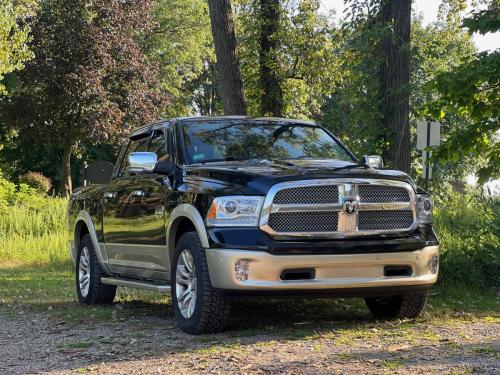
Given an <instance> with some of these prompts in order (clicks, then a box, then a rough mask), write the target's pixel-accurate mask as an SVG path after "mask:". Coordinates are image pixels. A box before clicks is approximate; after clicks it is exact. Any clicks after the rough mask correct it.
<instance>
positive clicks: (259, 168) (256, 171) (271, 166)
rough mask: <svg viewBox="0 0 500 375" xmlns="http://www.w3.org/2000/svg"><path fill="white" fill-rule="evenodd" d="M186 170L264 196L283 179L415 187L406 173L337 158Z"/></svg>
mask: <svg viewBox="0 0 500 375" xmlns="http://www.w3.org/2000/svg"><path fill="white" fill-rule="evenodd" d="M339 168H346V169H339ZM185 171H186V178H187V179H188V180H193V181H194V180H210V181H212V182H216V183H219V184H222V185H225V186H227V187H230V188H232V189H234V190H235V191H239V192H240V193H241V194H251V195H252V194H253V195H265V194H267V192H268V190H269V189H270V188H271V186H273V185H275V184H277V183H280V182H285V181H296V180H309V179H326V178H372V179H387V180H397V181H405V182H408V183H409V184H411V185H412V186H413V188H414V189H416V186H415V183H414V182H413V180H412V179H411V177H410V176H408V175H407V174H406V173H404V172H401V171H396V170H391V169H374V168H370V167H367V166H362V165H357V164H356V163H353V162H346V161H341V160H336V159H287V160H273V161H270V160H267V159H259V160H256V159H252V160H245V161H231V162H227V161H226V162H216V163H209V164H197V165H190V166H187V167H186V170H185Z"/></svg>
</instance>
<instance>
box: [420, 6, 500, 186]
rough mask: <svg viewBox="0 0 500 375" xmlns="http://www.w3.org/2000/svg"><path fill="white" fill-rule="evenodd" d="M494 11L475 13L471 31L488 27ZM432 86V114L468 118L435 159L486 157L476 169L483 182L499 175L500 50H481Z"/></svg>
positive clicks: (456, 129) (469, 22)
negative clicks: (436, 95) (465, 156)
mask: <svg viewBox="0 0 500 375" xmlns="http://www.w3.org/2000/svg"><path fill="white" fill-rule="evenodd" d="M492 14H494V15H495V16H494V17H498V14H499V10H498V8H494V9H490V10H487V11H484V12H481V13H476V14H475V16H474V18H473V19H469V20H468V21H466V22H465V24H467V25H468V27H469V29H470V30H484V29H485V28H486V29H487V30H489V29H488V27H489V26H485V24H487V25H491V22H490V21H489V20H490V19H491V18H492ZM485 19H486V21H484V20H485ZM485 22H486V23H485ZM497 26H498V23H497ZM429 88H430V89H431V90H435V91H437V93H438V95H439V97H438V98H437V99H436V100H434V101H432V102H431V103H430V104H429V107H428V110H427V113H428V114H429V115H430V116H433V117H434V118H437V119H440V120H445V119H447V118H450V117H459V118H462V119H464V121H465V126H462V127H454V128H453V129H452V130H451V132H450V134H449V135H448V137H447V139H446V142H444V144H442V145H441V146H440V147H439V148H438V150H437V152H436V153H435V155H434V156H435V158H437V159H440V160H441V161H444V162H447V161H452V162H457V161H458V160H460V158H462V157H463V156H464V155H468V156H472V157H475V158H476V159H477V160H484V163H482V164H481V163H480V164H479V169H478V172H477V175H478V177H479V182H480V183H484V182H486V181H487V180H488V179H490V178H497V177H498V176H500V143H499V142H500V140H499V136H498V131H499V129H500V123H499V111H500V90H499V89H500V50H499V49H497V50H495V51H493V52H482V53H479V54H476V55H474V56H473V57H472V58H471V59H467V60H466V61H462V63H461V64H460V65H459V66H457V67H456V68H454V69H453V70H452V71H449V72H445V73H441V74H439V75H437V76H436V78H435V79H434V80H433V81H432V82H431V83H430V84H429Z"/></svg>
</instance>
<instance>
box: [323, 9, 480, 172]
mask: <svg viewBox="0 0 500 375" xmlns="http://www.w3.org/2000/svg"><path fill="white" fill-rule="evenodd" d="M453 2H454V1H446V4H445V5H446V7H443V6H442V7H441V9H440V12H439V14H438V20H437V21H435V22H433V23H430V24H428V25H426V26H424V25H423V22H422V21H423V20H422V17H420V16H414V18H413V19H412V25H411V44H410V84H409V95H410V130H411V132H410V139H411V144H412V145H413V146H415V142H416V136H415V135H416V134H415V128H416V123H417V120H421V119H422V118H425V114H424V110H425V108H426V107H427V103H428V102H429V101H431V100H435V99H436V98H437V97H438V93H437V91H436V89H434V88H431V87H430V86H429V81H432V80H433V79H434V78H435V77H436V76H437V75H438V74H440V73H443V72H447V71H450V70H451V69H453V67H454V66H456V65H457V64H458V63H459V61H461V60H465V59H470V56H471V55H472V54H473V53H474V52H475V48H474V46H473V43H472V40H471V37H470V35H468V34H467V33H466V32H465V31H464V30H463V29H461V28H460V27H459V25H460V23H461V22H462V21H461V18H460V22H458V23H457V17H458V16H459V14H460V12H461V11H462V10H463V9H462V8H461V7H459V6H457V5H456V4H451V3H453ZM367 4H368V5H367ZM379 11H380V2H379V0H373V1H368V2H367V1H353V2H350V6H349V8H348V10H347V12H346V13H347V14H346V17H347V19H346V21H345V22H344V24H343V25H342V37H341V42H340V46H338V48H337V49H336V56H337V59H338V61H339V62H338V64H340V68H337V69H339V70H341V72H342V75H341V79H340V80H337V82H338V83H337V84H336V85H334V86H332V87H331V91H330V93H329V94H328V95H327V99H326V101H325V104H324V106H323V108H322V111H323V117H322V123H323V124H324V125H325V126H327V127H328V128H329V129H331V130H332V131H333V132H334V133H335V134H336V135H338V136H339V137H340V138H341V139H342V140H343V141H345V142H346V143H347V144H348V145H349V147H350V148H351V149H352V150H353V152H354V153H355V154H356V155H363V154H383V153H385V152H387V151H386V150H388V144H387V142H386V140H385V138H386V134H385V133H387V128H386V127H385V126H384V123H383V122H382V113H381V109H382V106H381V104H380V99H381V96H380V94H379V90H380V84H379V80H378V79H377V77H378V74H379V69H380V68H379V67H380V64H381V61H382V60H381V56H380V47H379V46H380V41H381V40H382V37H383V36H384V35H385V32H386V31H385V26H384V25H382V23H381V22H380V16H379ZM334 35H335V34H334ZM441 124H442V128H441V132H442V135H443V136H444V137H446V136H447V134H449V133H450V131H451V129H453V128H456V127H463V126H465V125H466V121H465V120H464V119H463V118H462V117H459V116H456V115H455V116H451V115H450V116H448V117H447V118H446V119H444V121H442V123H441ZM420 157H421V153H420V152H418V151H417V150H416V148H415V147H412V154H411V159H412V160H413V163H412V174H413V175H414V176H417V177H418V176H419V175H421V167H420V163H419V162H418V160H419V158H420ZM471 159H472V158H467V157H463V158H462V159H461V160H460V162H459V163H448V164H447V165H446V166H444V165H443V166H441V167H440V168H439V169H438V168H435V169H434V172H435V175H436V173H437V174H438V175H437V176H436V177H437V179H438V180H439V181H442V180H441V178H443V176H445V177H446V178H447V179H448V178H451V179H453V180H454V181H458V180H460V179H463V178H464V176H465V175H466V174H468V173H469V172H470V171H471V170H472V169H474V166H475V165H477V164H476V163H475V162H474V163H473V161H472V160H471Z"/></svg>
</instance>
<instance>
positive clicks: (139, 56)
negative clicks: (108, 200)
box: [0, 0, 167, 196]
mask: <svg viewBox="0 0 500 375" xmlns="http://www.w3.org/2000/svg"><path fill="white" fill-rule="evenodd" d="M151 7H152V1H151V0H137V1H119V0H113V1H109V0H93V1H90V0H46V1H44V2H42V3H41V8H40V11H39V14H38V15H37V22H36V23H35V24H34V25H33V42H32V43H31V45H30V48H31V49H32V51H33V52H34V54H35V58H34V59H33V60H31V61H30V62H29V63H28V64H26V68H25V70H23V71H22V72H20V73H19V82H20V84H19V87H18V88H17V89H16V91H13V93H12V95H11V96H10V97H9V98H8V100H3V101H2V103H1V104H0V105H1V107H2V108H1V116H2V117H3V120H4V121H5V122H8V123H9V124H15V126H16V127H18V128H19V131H20V133H22V135H23V138H24V139H31V141H32V142H35V143H42V144H43V143H48V144H52V145H53V146H54V147H57V148H59V150H60V152H61V176H62V177H61V185H62V186H61V192H62V194H63V195H65V196H67V195H68V194H69V193H71V190H72V183H71V156H72V155H73V154H74V153H75V151H76V150H77V148H78V146H79V144H80V142H81V141H92V142H106V143H113V142H116V141H117V139H118V138H120V137H121V135H122V134H123V133H124V132H125V131H127V130H129V129H130V128H132V127H136V126H138V125H143V124H144V123H146V122H149V121H153V120H154V119H156V117H157V114H158V113H159V112H160V111H161V110H162V109H163V108H164V107H165V105H166V104H167V96H166V95H165V94H164V93H162V92H160V91H159V90H158V89H157V87H158V84H159V82H158V70H157V68H155V67H154V66H151V65H148V64H147V60H146V59H145V55H144V51H145V47H144V36H145V35H148V33H150V31H151V27H152V20H151V16H150V15H151Z"/></svg>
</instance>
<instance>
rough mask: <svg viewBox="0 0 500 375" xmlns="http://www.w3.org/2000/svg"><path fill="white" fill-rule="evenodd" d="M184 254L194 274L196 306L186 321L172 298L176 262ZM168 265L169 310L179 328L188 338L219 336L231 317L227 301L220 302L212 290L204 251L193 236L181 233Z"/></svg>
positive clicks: (229, 304) (174, 294) (174, 287)
mask: <svg viewBox="0 0 500 375" xmlns="http://www.w3.org/2000/svg"><path fill="white" fill-rule="evenodd" d="M184 250H189V251H190V252H191V254H192V256H193V260H194V264H195V271H196V304H195V307H194V311H193V314H192V316H191V317H190V318H185V317H184V316H183V315H182V313H181V311H180V309H179V305H178V302H177V295H176V274H177V262H178V258H179V256H180V254H181V253H182V252H183V251H184ZM171 264H172V269H171V271H172V273H171V277H172V282H171V285H172V286H171V288H172V289H171V291H172V310H173V311H174V315H175V317H176V319H177V322H178V324H179V327H180V328H181V329H182V330H183V331H185V332H187V333H190V334H192V335H199V334H203V333H217V332H222V331H223V330H224V329H225V328H226V326H227V323H228V320H229V316H230V314H231V301H230V300H228V299H227V298H224V296H222V295H221V294H220V293H219V292H217V290H215V289H214V288H213V287H212V283H211V282H210V275H209V272H208V265H207V258H206V255H205V249H203V247H202V246H201V242H200V238H199V237H198V234H197V233H196V232H194V231H193V232H187V233H184V234H183V235H182V236H181V237H180V238H179V241H178V242H177V245H176V247H175V252H174V254H173V257H172V262H171Z"/></svg>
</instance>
